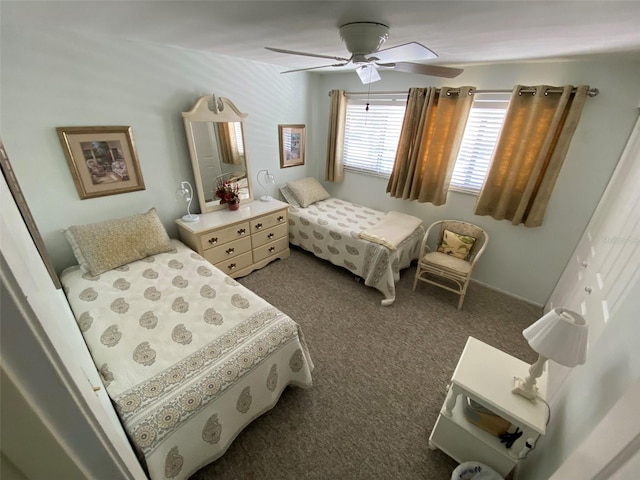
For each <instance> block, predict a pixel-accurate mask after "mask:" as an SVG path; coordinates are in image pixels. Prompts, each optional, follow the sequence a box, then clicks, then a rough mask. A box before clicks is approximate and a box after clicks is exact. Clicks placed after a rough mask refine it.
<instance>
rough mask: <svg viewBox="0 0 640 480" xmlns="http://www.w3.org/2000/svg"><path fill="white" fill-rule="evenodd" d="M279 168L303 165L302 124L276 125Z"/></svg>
mask: <svg viewBox="0 0 640 480" xmlns="http://www.w3.org/2000/svg"><path fill="white" fill-rule="evenodd" d="M278 133H279V135H280V168H286V167H295V166H297V165H304V143H305V142H304V140H305V138H304V137H305V126H304V125H278Z"/></svg>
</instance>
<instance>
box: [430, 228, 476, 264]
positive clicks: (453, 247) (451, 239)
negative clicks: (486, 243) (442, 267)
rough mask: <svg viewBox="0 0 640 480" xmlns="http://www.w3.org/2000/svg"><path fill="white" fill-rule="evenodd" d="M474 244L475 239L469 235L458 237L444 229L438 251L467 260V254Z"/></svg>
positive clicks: (456, 234)
mask: <svg viewBox="0 0 640 480" xmlns="http://www.w3.org/2000/svg"><path fill="white" fill-rule="evenodd" d="M474 243H476V239H475V238H473V237H470V236H469V235H460V234H458V233H454V232H451V231H449V230H447V229H445V231H444V235H443V236H442V243H441V244H440V246H439V247H438V251H439V252H441V253H446V254H447V255H452V256H454V257H456V258H460V259H462V260H466V259H467V258H469V252H470V251H471V247H473V244H474Z"/></svg>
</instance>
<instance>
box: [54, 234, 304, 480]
mask: <svg viewBox="0 0 640 480" xmlns="http://www.w3.org/2000/svg"><path fill="white" fill-rule="evenodd" d="M172 242H173V243H174V244H175V246H176V252H175V253H171V252H170V253H162V254H159V255H153V256H151V257H147V258H145V259H143V260H140V261H137V262H133V263H130V264H128V265H124V266H122V267H119V268H117V269H114V270H110V271H108V272H105V273H103V274H101V275H99V276H97V277H91V276H90V275H88V274H83V273H82V272H81V271H80V268H79V267H77V266H76V267H71V268H68V269H67V270H65V271H64V272H63V274H62V276H61V279H62V282H63V285H64V287H65V292H66V294H67V297H68V299H69V302H70V304H71V307H72V310H73V312H74V315H75V317H76V319H77V322H78V325H79V327H80V329H81V331H82V334H83V336H84V338H85V341H86V343H87V346H88V347H89V350H90V352H91V355H92V357H93V360H94V362H95V364H96V367H97V368H98V371H99V372H100V375H101V377H102V379H103V382H104V384H105V387H106V389H107V392H108V394H109V396H110V398H111V399H112V400H113V402H114V404H115V406H116V410H117V412H118V415H119V416H120V419H121V420H122V423H123V425H124V428H125V430H126V431H127V433H128V435H129V437H130V438H131V439H132V441H133V443H134V444H135V447H136V449H137V451H138V452H137V453H138V454H139V455H140V456H141V457H142V458H144V463H146V466H147V468H148V471H149V475H150V477H151V479H152V480H159V479H167V478H170V479H184V478H188V477H189V475H191V474H193V473H194V472H195V471H196V470H198V469H199V468H200V467H202V466H204V465H206V464H207V463H210V462H211V461H213V460H215V459H216V458H218V457H219V456H221V455H222V454H223V453H224V452H225V451H226V449H227V448H228V446H229V445H230V443H231V442H232V441H233V439H234V438H235V437H236V435H237V434H238V433H239V432H240V431H241V430H242V429H243V428H244V427H245V426H246V425H248V424H249V423H250V422H251V421H252V420H253V419H255V418H256V417H257V416H259V415H261V414H262V413H264V412H265V411H267V410H269V409H270V408H272V407H273V406H274V405H275V404H276V402H277V401H278V398H279V397H280V394H281V393H282V390H284V388H285V387H286V386H287V385H290V384H292V385H297V386H300V387H303V388H307V387H310V386H311V384H312V380H311V371H312V370H313V363H312V361H311V358H310V357H309V353H308V350H307V347H306V344H305V343H304V338H303V335H302V332H301V330H300V328H299V326H298V325H297V324H296V323H295V322H294V321H293V320H291V319H290V318H289V317H287V316H286V315H285V314H283V313H282V312H280V311H279V310H277V309H276V308H274V307H273V306H271V305H270V304H268V303H267V302H266V301H265V300H263V299H261V298H260V297H258V296H257V295H256V294H254V293H253V292H251V291H250V290H248V289H246V288H245V287H244V286H242V285H240V284H239V283H238V282H236V281H235V280H233V279H231V278H230V277H228V276H227V275H225V274H224V273H222V272H221V271H219V270H218V269H216V268H215V267H213V266H212V265H211V264H210V263H208V262H207V261H206V260H205V259H203V258H202V257H201V256H200V255H198V254H196V253H195V252H193V251H192V250H190V249H189V248H187V247H186V246H185V245H183V244H182V243H180V242H178V241H176V240H172Z"/></svg>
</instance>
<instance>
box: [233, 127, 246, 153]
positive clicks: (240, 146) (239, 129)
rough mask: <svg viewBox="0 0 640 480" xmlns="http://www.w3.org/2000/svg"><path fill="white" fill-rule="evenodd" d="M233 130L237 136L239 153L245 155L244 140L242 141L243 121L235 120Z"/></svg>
mask: <svg viewBox="0 0 640 480" xmlns="http://www.w3.org/2000/svg"><path fill="white" fill-rule="evenodd" d="M233 131H234V133H235V136H236V145H237V146H238V154H239V155H240V156H243V155H244V142H243V141H242V123H240V122H233Z"/></svg>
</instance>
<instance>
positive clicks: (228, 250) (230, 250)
mask: <svg viewBox="0 0 640 480" xmlns="http://www.w3.org/2000/svg"><path fill="white" fill-rule="evenodd" d="M235 251H236V249H235V248H233V247H231V248H227V250H226V252H227V255H229V254H231V253H233V252H235Z"/></svg>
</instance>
